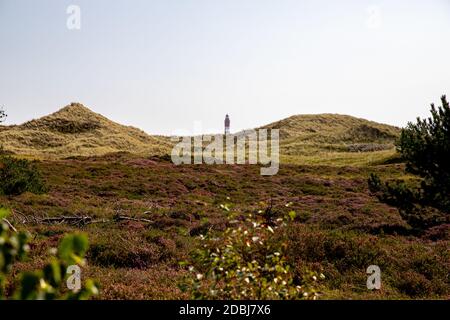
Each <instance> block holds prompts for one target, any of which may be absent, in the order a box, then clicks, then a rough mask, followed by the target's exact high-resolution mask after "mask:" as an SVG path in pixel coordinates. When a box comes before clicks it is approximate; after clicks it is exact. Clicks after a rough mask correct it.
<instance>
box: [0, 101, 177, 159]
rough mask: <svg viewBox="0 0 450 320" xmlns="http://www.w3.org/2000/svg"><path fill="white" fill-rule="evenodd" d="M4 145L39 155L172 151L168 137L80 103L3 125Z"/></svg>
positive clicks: (1, 141)
mask: <svg viewBox="0 0 450 320" xmlns="http://www.w3.org/2000/svg"><path fill="white" fill-rule="evenodd" d="M0 144H2V145H3V146H4V148H5V149H6V150H8V151H11V152H13V153H16V154H25V155H32V156H37V157H52V156H54V157H67V156H75V155H81V156H91V155H102V154H107V153H111V152H120V151H126V152H132V153H137V154H149V153H150V154H162V153H166V152H167V150H170V149H169V147H170V144H169V141H168V139H167V138H165V137H158V136H150V135H148V134H146V133H145V132H143V131H142V130H139V129H136V128H134V127H130V126H124V125H120V124H118V123H115V122H113V121H111V120H109V119H107V118H105V117H104V116H102V115H100V114H97V113H95V112H92V111H91V110H90V109H88V108H86V107H85V106H83V105H82V104H79V103H72V104H70V105H68V106H66V107H64V108H62V109H61V110H59V111H57V112H55V113H53V114H50V115H48V116H45V117H42V118H40V119H37V120H32V121H29V122H26V123H24V124H22V125H14V126H0Z"/></svg>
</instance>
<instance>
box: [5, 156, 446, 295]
mask: <svg viewBox="0 0 450 320" xmlns="http://www.w3.org/2000/svg"><path fill="white" fill-rule="evenodd" d="M312 157H313V156H311V157H310V158H308V157H307V156H301V155H296V156H288V155H286V156H282V158H281V160H282V161H281V164H280V170H279V172H278V174H276V175H274V176H261V175H260V172H259V166H257V165H180V166H175V165H174V164H173V163H172V162H171V160H170V157H169V156H138V155H132V154H131V153H126V152H119V153H112V154H108V155H103V156H92V157H85V156H73V157H70V158H64V159H41V160H38V161H37V162H36V166H37V168H38V169H39V170H40V172H41V173H42V177H43V179H44V181H45V185H46V188H47V190H46V192H45V193H43V194H33V193H30V192H25V193H23V194H21V195H17V196H0V201H1V203H2V205H4V206H6V207H8V208H10V209H11V215H10V216H9V220H10V221H11V223H12V224H13V225H15V226H16V227H17V228H20V229H21V230H28V231H29V232H30V233H31V234H32V236H33V238H32V240H31V242H30V246H31V250H30V255H29V257H28V259H26V260H25V261H23V262H19V263H17V264H15V265H14V268H13V274H17V273H19V272H20V271H25V270H31V269H36V268H40V267H42V266H43V264H44V263H45V262H46V261H47V258H48V252H49V249H50V248H51V247H54V246H56V245H57V243H58V242H59V240H60V239H61V238H62V237H63V236H64V235H65V234H67V233H72V232H78V231H83V232H85V233H87V235H88V237H89V244H90V246H89V250H88V252H87V255H86V258H87V265H86V267H85V268H84V269H83V276H88V277H90V278H94V279H96V280H98V282H99V285H100V292H101V294H100V295H98V296H97V299H184V298H189V297H190V296H189V293H186V292H182V291H181V290H180V288H179V284H180V283H181V282H182V280H183V278H184V277H186V275H187V270H186V268H185V267H183V266H181V265H180V264H179V262H180V261H184V260H186V259H187V257H188V256H189V253H190V252H191V251H192V250H194V249H195V248H196V247H198V245H199V236H200V235H202V234H203V235H204V234H207V233H209V234H220V233H221V232H223V231H224V230H225V229H226V228H227V226H228V223H229V220H227V219H226V216H227V215H229V214H231V213H233V214H237V215H240V214H242V215H243V214H246V213H254V214H256V215H257V214H259V213H260V210H266V209H267V208H269V207H270V208H271V209H270V210H271V213H272V214H273V215H274V216H275V217H278V216H280V217H281V216H283V215H285V214H287V213H288V212H290V211H295V212H296V216H295V218H294V219H293V221H292V222H291V223H290V224H289V226H288V227H287V229H285V230H284V231H283V232H282V233H275V234H274V238H277V239H278V240H279V241H282V242H283V243H285V244H286V252H287V257H288V260H289V261H288V262H289V264H290V265H291V266H293V271H294V275H299V276H300V275H301V274H302V272H303V270H305V268H306V269H308V270H314V271H317V272H320V273H323V275H324V276H325V279H324V280H323V281H322V289H321V296H320V298H321V299H432V298H438V299H449V298H450V283H449V270H450V256H449V251H448V248H449V233H448V225H443V226H438V227H435V228H431V229H430V230H427V232H425V233H422V234H416V233H415V232H413V230H412V229H411V227H409V226H408V225H407V224H406V223H405V222H404V221H403V220H402V219H401V217H400V216H399V213H398V211H397V209H395V208H394V207H390V206H388V205H386V204H384V203H381V202H380V201H379V200H378V199H377V198H376V197H374V196H373V195H372V194H371V193H370V192H369V189H368V183H367V180H368V177H369V175H370V173H376V174H378V175H379V176H380V177H381V178H382V179H385V180H386V179H387V180H395V179H407V180H411V181H413V180H414V178H413V176H409V175H408V174H406V173H405V169H404V165H403V164H402V163H401V162H400V161H399V160H398V159H397V158H396V156H395V151H394V150H392V149H390V150H385V151H373V152H368V153H364V152H359V153H354V152H352V153H351V152H340V153H323V154H322V155H316V156H315V161H311V159H312ZM327 157H328V158H327ZM337 158H338V159H340V161H337V160H336V159H337ZM327 159H334V160H330V161H327ZM330 162H334V164H330ZM308 163H309V164H308ZM223 206H226V207H227V208H229V211H224V210H223V209H222V208H223ZM80 217H82V219H80ZM369 265H378V266H379V267H380V269H381V271H382V287H381V289H380V290H373V291H370V290H368V289H367V287H366V280H367V274H366V268H367V267H368V266H369ZM9 286H10V288H12V287H13V286H14V282H13V283H10V284H9ZM11 290H12V289H11Z"/></svg>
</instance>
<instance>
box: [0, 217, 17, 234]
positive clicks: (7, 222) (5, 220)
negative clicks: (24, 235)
mask: <svg viewBox="0 0 450 320" xmlns="http://www.w3.org/2000/svg"><path fill="white" fill-rule="evenodd" d="M2 221H4V222H5V223H6V224H7V225H8V226H9V227H10V228H11V229H12V230H13V231H14V232H17V229H16V228H14V226H13V225H12V224H11V222H9V221H8V219H6V218H2Z"/></svg>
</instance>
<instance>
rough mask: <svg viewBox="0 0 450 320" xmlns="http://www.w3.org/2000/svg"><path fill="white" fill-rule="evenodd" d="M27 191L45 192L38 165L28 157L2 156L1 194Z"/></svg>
mask: <svg viewBox="0 0 450 320" xmlns="http://www.w3.org/2000/svg"><path fill="white" fill-rule="evenodd" d="M26 191H29V192H32V193H37V194H39V193H44V192H45V186H44V183H43V181H42V178H41V175H40V173H39V171H38V169H37V168H36V166H35V165H34V164H33V163H32V162H30V161H28V160H26V159H17V158H14V157H11V156H5V155H3V156H0V194H5V195H19V194H22V193H24V192H26Z"/></svg>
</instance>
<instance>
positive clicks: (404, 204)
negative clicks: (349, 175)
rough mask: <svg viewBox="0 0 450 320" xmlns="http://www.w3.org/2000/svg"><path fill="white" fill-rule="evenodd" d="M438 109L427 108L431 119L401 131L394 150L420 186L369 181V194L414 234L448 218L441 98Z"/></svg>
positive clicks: (446, 121) (448, 137)
mask: <svg viewBox="0 0 450 320" xmlns="http://www.w3.org/2000/svg"><path fill="white" fill-rule="evenodd" d="M441 102H442V106H441V107H438V108H437V109H436V107H435V106H434V104H432V105H431V117H430V118H428V119H425V120H422V119H420V118H417V122H416V123H411V122H410V123H408V126H407V127H406V128H405V129H403V130H402V133H401V136H400V139H399V141H398V143H397V150H398V151H399V152H400V154H401V156H402V158H403V159H404V160H405V162H406V170H407V172H409V173H412V174H415V175H417V176H418V177H420V184H419V185H417V186H414V187H410V186H408V185H407V184H406V183H405V182H404V181H400V182H396V183H388V182H386V183H382V182H381V180H380V179H379V178H378V177H377V176H376V175H371V176H370V178H369V188H370V191H371V192H373V193H375V194H376V196H377V197H378V198H379V199H380V200H381V201H383V202H386V203H388V204H390V205H393V206H396V207H397V208H398V209H399V212H400V215H401V217H402V218H403V219H404V220H405V221H406V222H407V223H408V224H410V225H411V226H412V227H413V228H414V229H416V230H417V231H423V230H426V229H429V228H431V227H433V226H436V225H440V224H445V223H448V222H449V218H450V215H449V213H450V161H448V159H450V106H449V103H448V101H447V99H446V97H445V96H442V98H441Z"/></svg>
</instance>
